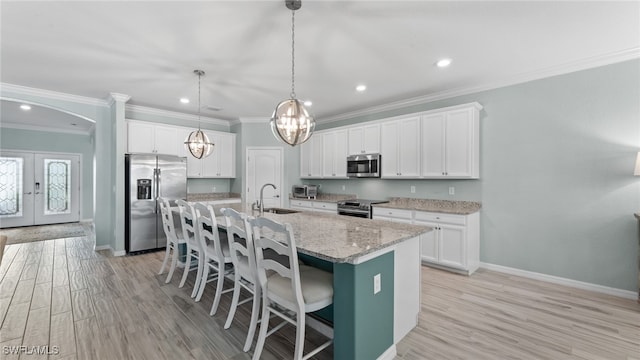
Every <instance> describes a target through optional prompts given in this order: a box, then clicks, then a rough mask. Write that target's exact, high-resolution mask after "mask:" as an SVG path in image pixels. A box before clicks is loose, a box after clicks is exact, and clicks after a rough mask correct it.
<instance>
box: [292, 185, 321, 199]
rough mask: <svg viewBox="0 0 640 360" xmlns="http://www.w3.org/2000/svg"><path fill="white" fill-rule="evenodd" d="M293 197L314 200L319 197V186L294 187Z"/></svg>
mask: <svg viewBox="0 0 640 360" xmlns="http://www.w3.org/2000/svg"><path fill="white" fill-rule="evenodd" d="M291 195H292V196H293V197H294V198H307V199H310V198H314V199H315V197H316V196H318V186H317V185H293V186H292V187H291Z"/></svg>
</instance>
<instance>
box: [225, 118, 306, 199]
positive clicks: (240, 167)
mask: <svg viewBox="0 0 640 360" xmlns="http://www.w3.org/2000/svg"><path fill="white" fill-rule="evenodd" d="M231 132H233V133H236V136H237V140H238V141H237V142H236V179H235V180H232V181H231V191H233V192H238V193H241V194H242V195H243V198H244V194H243V191H242V190H243V189H244V188H245V172H246V161H245V159H246V157H247V153H246V148H247V147H248V146H250V147H260V146H265V147H281V148H282V149H283V158H284V162H283V164H282V171H283V174H282V175H283V176H282V182H283V187H284V189H283V190H282V192H281V196H282V205H283V206H288V205H289V196H288V194H289V193H290V192H291V186H292V185H293V184H299V183H300V150H299V148H298V147H291V146H289V145H287V144H284V143H283V142H280V141H278V140H276V138H275V137H274V136H273V134H272V133H271V127H270V125H269V120H268V119H267V120H265V121H264V122H260V123H243V124H236V125H234V126H232V127H231Z"/></svg>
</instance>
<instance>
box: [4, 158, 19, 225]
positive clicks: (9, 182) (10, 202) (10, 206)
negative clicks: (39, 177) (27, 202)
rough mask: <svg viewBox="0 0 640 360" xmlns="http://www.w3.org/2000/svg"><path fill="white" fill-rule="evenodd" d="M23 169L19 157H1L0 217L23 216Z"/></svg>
mask: <svg viewBox="0 0 640 360" xmlns="http://www.w3.org/2000/svg"><path fill="white" fill-rule="evenodd" d="M22 167H23V159H22V158H19V157H0V216H2V217H12V216H22V209H23V204H22Z"/></svg>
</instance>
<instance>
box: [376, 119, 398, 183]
mask: <svg viewBox="0 0 640 360" xmlns="http://www.w3.org/2000/svg"><path fill="white" fill-rule="evenodd" d="M399 126H400V123H399V122H398V121H390V122H386V123H383V124H382V125H381V132H382V135H381V137H380V138H381V140H380V154H381V157H382V160H381V162H382V177H385V178H389V177H399V176H400V170H399V152H398V149H399V148H400V147H401V146H402V145H401V144H399V143H398V140H399V133H398V127H399Z"/></svg>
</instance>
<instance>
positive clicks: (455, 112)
mask: <svg viewBox="0 0 640 360" xmlns="http://www.w3.org/2000/svg"><path fill="white" fill-rule="evenodd" d="M479 109H480V105H479V104H477V103H473V104H468V105H461V106H457V107H455V109H450V110H446V111H442V112H435V113H431V114H426V115H424V116H423V118H422V153H421V155H422V177H424V178H454V179H477V178H478V177H479V175H480V166H479V165H480V129H479V127H480V126H479V125H480V124H479V119H480V116H479Z"/></svg>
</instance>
